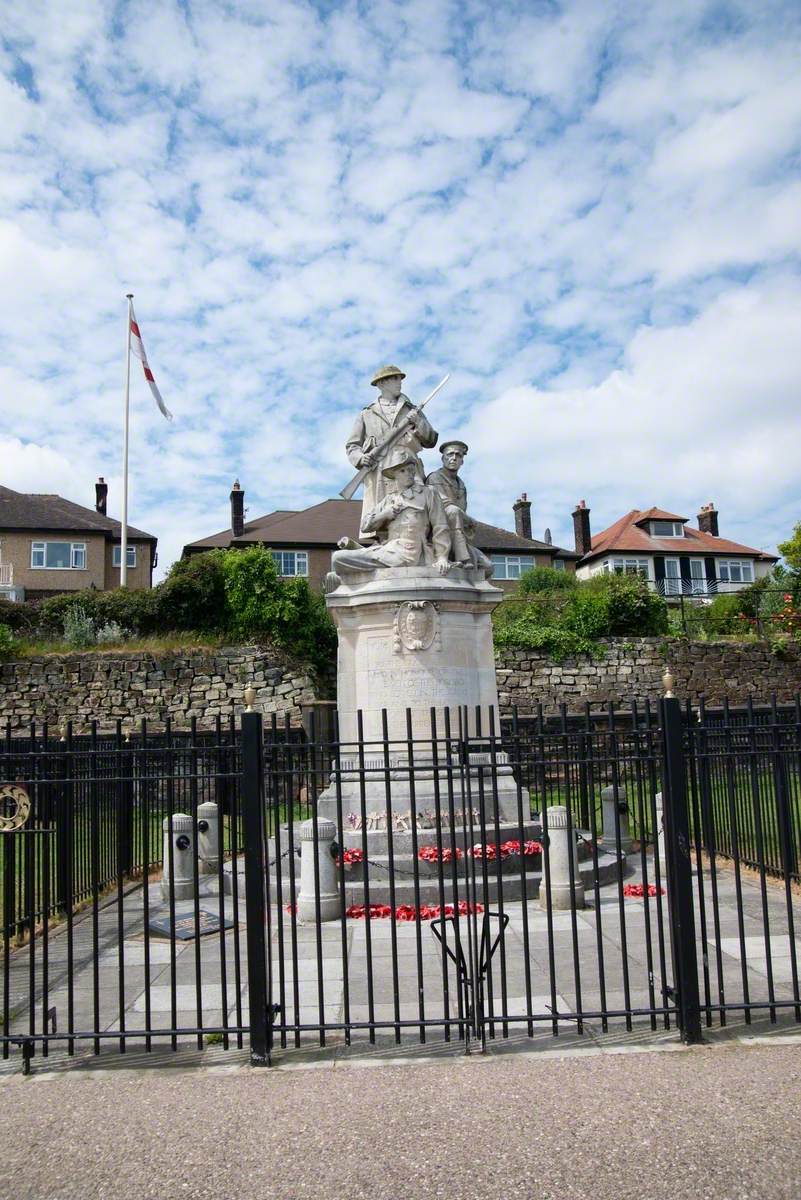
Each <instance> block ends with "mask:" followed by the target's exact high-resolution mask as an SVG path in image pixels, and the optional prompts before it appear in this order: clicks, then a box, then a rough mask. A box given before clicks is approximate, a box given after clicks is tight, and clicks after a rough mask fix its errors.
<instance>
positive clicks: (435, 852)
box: [417, 846, 464, 863]
mask: <svg viewBox="0 0 801 1200" xmlns="http://www.w3.org/2000/svg"><path fill="white" fill-rule="evenodd" d="M417 857H418V858H419V859H420V861H421V862H433V863H435V862H444V863H449V862H452V861H453V858H454V851H453V850H452V848H451V847H450V846H421V847H420V849H419V850H418V851H417ZM455 857H456V858H457V859H459V858H464V853H463V851H461V850H460V849H459V847H458V846H457V847H456V853H455Z"/></svg>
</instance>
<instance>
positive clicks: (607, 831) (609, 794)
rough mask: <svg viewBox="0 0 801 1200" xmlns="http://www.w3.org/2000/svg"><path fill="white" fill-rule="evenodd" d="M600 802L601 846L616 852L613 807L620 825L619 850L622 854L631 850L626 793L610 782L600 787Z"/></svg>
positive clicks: (613, 852)
mask: <svg viewBox="0 0 801 1200" xmlns="http://www.w3.org/2000/svg"><path fill="white" fill-rule="evenodd" d="M601 804H602V805H603V817H602V824H603V837H602V838H601V846H602V847H603V849H604V850H608V851H611V852H612V854H616V853H617V836H616V831H615V808H617V820H618V822H619V826H620V850H621V853H623V854H629V853H630V852H631V842H632V839H631V835H630V834H629V806H628V804H627V803H626V793H625V792H624V791H623V789H622V788H619V787H615V786H614V784H611V785H610V786H609V787H605V788H602V789H601Z"/></svg>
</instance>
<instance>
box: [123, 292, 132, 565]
mask: <svg viewBox="0 0 801 1200" xmlns="http://www.w3.org/2000/svg"><path fill="white" fill-rule="evenodd" d="M126 299H127V301H128V324H127V329H126V334H125V351H126V352H125V416H124V417H123V424H122V532H121V536H120V587H127V586H128V414H129V410H130V398H131V301H132V300H133V292H127V293H126Z"/></svg>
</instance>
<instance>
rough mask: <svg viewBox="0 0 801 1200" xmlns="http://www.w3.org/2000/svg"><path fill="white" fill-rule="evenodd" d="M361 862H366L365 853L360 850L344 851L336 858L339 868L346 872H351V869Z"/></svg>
mask: <svg viewBox="0 0 801 1200" xmlns="http://www.w3.org/2000/svg"><path fill="white" fill-rule="evenodd" d="M361 862H364V851H363V850H359V849H355V850H343V851H342V853H341V854H338V855H337V857H336V864H337V866H338V867H344V868H345V870H346V871H349V870H350V868H351V867H353V866H355V865H356V864H357V863H361Z"/></svg>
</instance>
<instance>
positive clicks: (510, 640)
mask: <svg viewBox="0 0 801 1200" xmlns="http://www.w3.org/2000/svg"><path fill="white" fill-rule="evenodd" d="M495 645H496V646H510V647H517V648H519V649H522V650H544V651H545V652H546V653H547V654H549V655H550V656H551V658H553V659H554V661H555V662H562V661H563V660H564V659H566V658H576V657H577V656H578V655H580V654H589V655H591V656H592V657H596V656H599V655H600V654H601V653H602V651H600V649H599V647H598V646H597V645H596V644H595V643H594V642H593V641H592V639H591V638H588V637H584V636H583V635H582V634H580V633H578V632H576V631H575V630H572V629H565V628H563V627H561V626H558V625H543V624H541V622H540V620H539V618H538V616H537V614H536V613H535V612H533V611H531V609H529V608H524V609H522V611H519V610H518V612H517V613H515V614H513V615H511V616H510V617H509V618H508V619H507V620H506V621H505V622H504V623H503V624H501V625H500V626H496V629H495Z"/></svg>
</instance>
